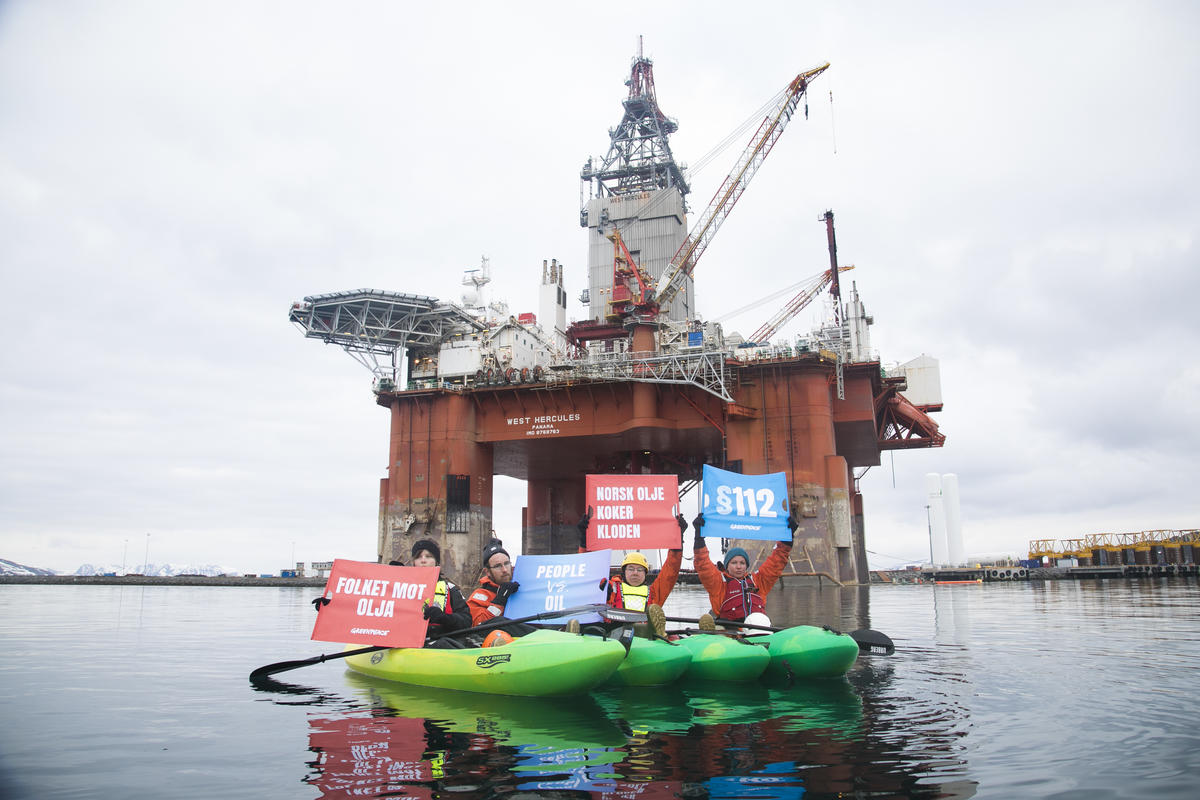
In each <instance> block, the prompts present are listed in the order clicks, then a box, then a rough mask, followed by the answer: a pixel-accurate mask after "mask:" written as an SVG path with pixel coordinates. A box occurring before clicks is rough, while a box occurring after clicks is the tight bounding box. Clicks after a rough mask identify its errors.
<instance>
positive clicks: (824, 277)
mask: <svg viewBox="0 0 1200 800" xmlns="http://www.w3.org/2000/svg"><path fill="white" fill-rule="evenodd" d="M820 221H822V222H824V223H825V235H826V238H827V239H828V240H829V269H827V270H825V271H824V272H823V273H821V274H820V275H817V276H816V277H814V278H813V279H812V281H811V282H810V283H809V284H808V285H806V286H805V287H804V288H802V289H801V290H800V293H799V294H797V295H796V296H795V297H793V298H792V299H791V300H789V301H788V303H787V305H785V306H784V307H783V308H781V309H779V311H778V312H776V313H775V316H773V317H771V318H770V319H769V320H767V321H766V322H764V323H763V326H762V327H761V328H759V329H758V330H756V331H755V332H754V335H753V336H751V337H750V341H752V342H760V343H762V342H766V341H768V340H770V338H771V337H772V336H774V335H775V332H776V331H777V330H779V329H780V328H781V327H783V326H784V325H786V324H787V322H788V321H789V320H791V319H792V318H793V317H795V316H796V315H797V314H799V313H800V312H801V311H802V310H803V309H804V307H805V306H807V305H808V304H809V303H811V302H812V301H813V299H814V298H815V297H816V296H817V295H819V294H820V293H821V291H822V290H823V289H824V288H825V287H826V286H829V285H830V284H832V285H833V288H832V289H831V290H830V294H832V295H833V316H834V325H835V326H836V327H837V328H839V329H840V328H841V325H842V315H841V301H842V290H841V285H840V284H839V282H838V273H839V272H846V271H847V270H852V269H854V266H853V265H851V266H849V267H839V266H838V263H837V237H836V236H834V232H833V211H832V210H830V211H826V212H825V213H824V214H823V215H822V216H821V220H820ZM839 364H840V362H839ZM840 369H841V367H840V366H839V370H840ZM840 374H841V373H840V372H839V376H840ZM839 396H840V395H839Z"/></svg>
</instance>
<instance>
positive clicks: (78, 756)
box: [0, 578, 1200, 800]
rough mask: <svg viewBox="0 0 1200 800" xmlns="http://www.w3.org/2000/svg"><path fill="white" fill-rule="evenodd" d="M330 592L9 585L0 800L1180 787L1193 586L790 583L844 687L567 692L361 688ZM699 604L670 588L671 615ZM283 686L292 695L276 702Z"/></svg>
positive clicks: (1194, 662) (1, 686)
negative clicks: (318, 659) (325, 602)
mask: <svg viewBox="0 0 1200 800" xmlns="http://www.w3.org/2000/svg"><path fill="white" fill-rule="evenodd" d="M318 593H319V591H318V590H316V589H302V588H296V589H290V588H283V589H280V588H205V587H97V586H77V587H57V586H25V585H4V586H0V633H2V641H3V646H2V647H0V696H2V698H3V702H2V708H3V717H4V724H3V725H2V726H0V796H3V797H20V798H24V797H29V798H92V797H95V798H115V797H120V798H143V797H144V798H193V797H194V798H202V797H203V798H211V797H254V798H275V797H278V798H317V797H326V798H350V797H393V798H464V800H472V799H473V798H491V797H505V798H509V799H510V800H519V798H525V797H564V798H565V797H585V796H592V797H595V798H612V800H618V799H621V800H634V799H635V798H668V797H684V798H703V797H711V798H732V797H748V798H763V799H764V800H767V799H769V798H798V797H810V798H825V797H835V796H845V795H853V796H858V797H930V798H932V797H974V796H977V797H1059V798H1068V797H1079V798H1083V797H1087V798H1107V797H1113V798H1116V797H1153V798H1176V797H1178V798H1184V797H1186V798H1189V799H1190V798H1192V797H1194V796H1195V795H1196V791H1197V789H1196V781H1197V776H1200V734H1198V733H1197V732H1196V731H1197V725H1196V711H1197V707H1198V704H1197V701H1196V694H1197V680H1196V678H1197V675H1200V605H1198V601H1200V585H1198V584H1197V582H1196V581H1195V580H1187V579H1181V578H1170V579H1157V580H1143V581H1124V580H1121V581H1099V582H1078V583H1076V582H1066V581H1064V582H1056V583H1030V584H1022V583H1010V584H995V585H985V586H977V585H972V586H938V587H932V586H894V587H874V588H871V589H870V590H867V589H865V588H864V589H841V590H838V589H830V588H826V589H824V590H820V591H819V590H816V589H801V588H793V587H786V586H785V587H783V588H782V589H778V590H776V592H774V593H772V595H771V598H770V602H769V604H768V606H769V610H770V611H771V614H772V617H773V619H774V620H775V621H776V623H779V622H782V621H785V620H790V621H792V622H794V623H799V622H808V623H814V624H830V625H833V626H835V627H838V628H841V629H843V630H852V629H854V628H859V627H872V628H875V629H876V630H880V631H882V632H884V633H887V634H889V635H890V636H891V637H892V638H893V639H894V640H895V642H896V645H897V650H896V653H895V655H893V656H890V657H883V656H863V657H861V658H860V659H859V661H858V663H857V664H856V665H855V667H854V669H853V670H852V671H851V673H850V674H849V676H848V678H847V679H846V680H844V681H828V682H820V683H816V684H811V685H803V686H799V685H798V686H794V687H791V688H781V687H775V686H772V687H768V686H764V685H759V684H757V683H756V684H752V685H747V686H738V687H724V688H722V687H695V686H687V685H684V686H672V687H667V688H663V689H653V690H637V691H634V690H607V691H599V692H595V693H593V694H592V695H590V696H587V697H583V698H573V699H569V700H536V699H515V698H499V697H487V696H476V695H469V694H465V693H457V692H446V691H429V690H419V689H413V688H410V687H404V686H399V685H388V684H386V683H382V682H376V681H370V680H366V679H362V678H359V677H357V676H355V675H353V674H351V673H348V672H346V671H345V670H344V668H343V667H342V665H341V664H340V662H338V661H333V662H329V663H325V664H320V665H317V666H313V667H308V668H305V669H301V670H296V671H293V672H288V673H283V674H280V675H279V676H277V677H278V678H279V679H280V680H281V681H286V682H287V684H288V685H287V686H286V687H281V690H280V691H260V690H256V689H254V688H253V687H251V686H250V684H249V683H248V681H247V674H248V673H249V672H250V670H251V669H253V668H255V667H257V666H260V665H262V664H267V663H271V662H275V661H282V660H286V659H292V658H304V657H308V656H311V655H315V654H317V653H321V652H335V651H336V650H337V649H338V648H337V647H336V646H335V645H328V644H322V643H319V642H312V641H310V640H309V638H308V637H309V634H310V633H311V629H312V623H313V619H314V614H313V610H312V607H311V606H310V605H309V600H310V599H311V598H312V597H314V596H316V595H317V594H318ZM704 605H705V601H704V596H703V595H702V593H701V592H700V591H699V589H698V587H680V588H679V589H677V591H676V593H675V594H674V595H673V596H672V598H671V600H670V601H669V603H668V608H667V610H668V613H669V614H671V615H674V616H695V614H696V613H698V612H699V611H701V610H702V609H703V607H704ZM283 689H287V691H283Z"/></svg>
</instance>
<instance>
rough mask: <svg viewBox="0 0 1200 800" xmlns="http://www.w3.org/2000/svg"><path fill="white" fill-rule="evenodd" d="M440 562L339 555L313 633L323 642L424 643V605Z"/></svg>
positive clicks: (370, 643)
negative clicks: (397, 562)
mask: <svg viewBox="0 0 1200 800" xmlns="http://www.w3.org/2000/svg"><path fill="white" fill-rule="evenodd" d="M437 579H438V568H437V567H391V566H387V565H386V564H368V563H366V562H363V561H347V560H346V559H341V558H339V559H338V560H336V561H334V562H333V570H332V571H330V573H329V580H328V581H327V582H326V583H325V594H324V596H325V597H327V598H329V602H328V603H327V604H325V605H322V606H321V607H320V608H319V609H318V611H317V624H316V625H314V626H313V632H312V638H313V639H316V640H317V641H321V642H343V643H345V644H363V645H372V644H373V645H385V646H387V647H421V646H422V645H424V644H425V628H426V627H427V625H428V623H427V622H426V621H425V617H424V611H425V606H426V605H427V604H428V603H429V602H430V601H432V599H433V589H434V586H435V585H436V584H437Z"/></svg>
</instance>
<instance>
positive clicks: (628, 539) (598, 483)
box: [585, 475, 679, 550]
mask: <svg viewBox="0 0 1200 800" xmlns="http://www.w3.org/2000/svg"><path fill="white" fill-rule="evenodd" d="M585 486H586V487H587V504H588V505H589V506H591V507H592V521H591V523H590V524H589V525H588V532H587V548H588V550H604V549H610V550H642V549H645V550H654V549H659V548H665V549H671V548H677V547H679V523H677V522H676V521H675V515H676V514H678V513H679V479H678V478H677V477H676V476H674V475H588V476H587V481H586V483H585Z"/></svg>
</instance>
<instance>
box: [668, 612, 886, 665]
mask: <svg viewBox="0 0 1200 800" xmlns="http://www.w3.org/2000/svg"><path fill="white" fill-rule="evenodd" d="M667 622H691V623H699V622H700V620H698V619H689V618H687V617H667ZM713 622H715V623H717V624H718V625H724V626H725V627H726V628H752V629H754V630H758V631H773V632H778V631H782V630H786V628H775V627H772V626H770V625H750V624H747V623H745V622H736V621H734V620H731V619H714V620H713ZM824 627H825V628H826V629H827V630H831V631H832V630H833V628H830V627H829V626H828V625H826V626H824ZM708 633H712V631H708ZM834 633H840V631H834ZM847 635H848V636H849V637H850V638H851V639H853V640H854V641H855V642H856V643H857V644H858V649H859V652H862V653H872V654H875V655H881V656H890V655H891V654H892V653H894V652H896V645H895V644H894V643H893V642H892V640H891V639H890V638H888V636H887V635H886V634H883V633H880V632H879V631H873V630H871V629H870V628H860V629H858V630H856V631H853V632H851V633H849V634H847Z"/></svg>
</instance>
